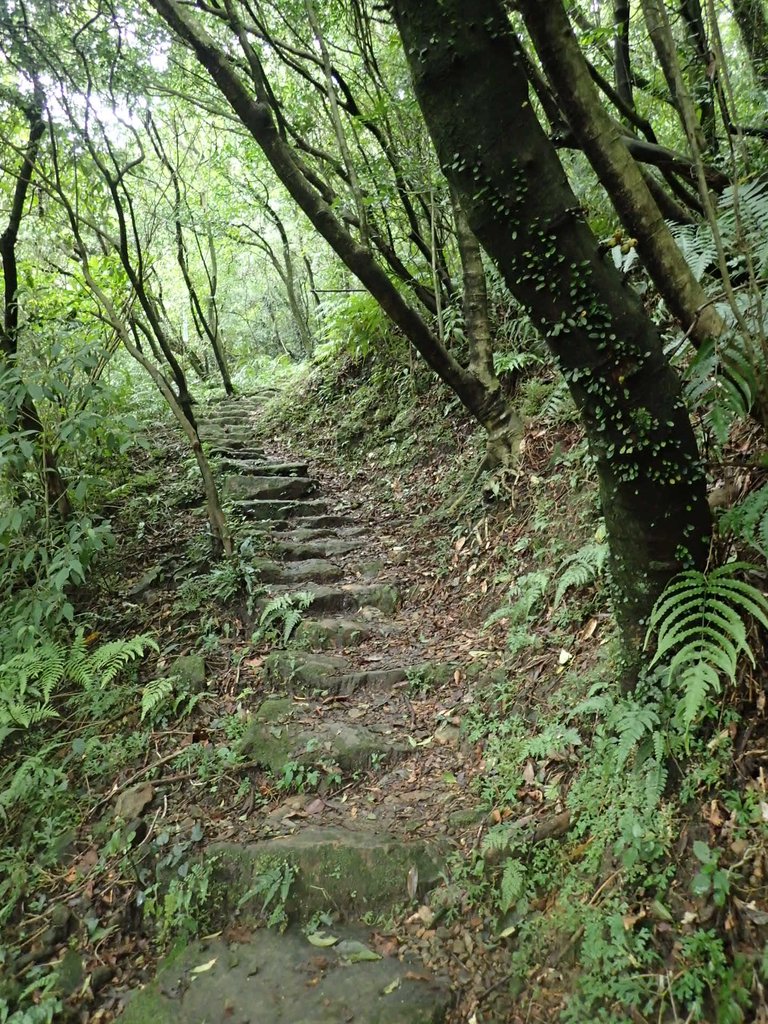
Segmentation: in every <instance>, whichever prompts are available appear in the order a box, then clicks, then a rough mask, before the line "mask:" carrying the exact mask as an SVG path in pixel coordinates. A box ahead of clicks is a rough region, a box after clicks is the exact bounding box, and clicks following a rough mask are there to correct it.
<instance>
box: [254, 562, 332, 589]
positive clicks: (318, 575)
mask: <svg viewBox="0 0 768 1024" xmlns="http://www.w3.org/2000/svg"><path fill="white" fill-rule="evenodd" d="M253 565H254V568H255V569H256V571H257V572H258V574H259V580H260V582H262V583H274V584H278V585H282V586H287V587H289V588H291V589H295V588H296V587H297V586H298V585H299V584H302V583H333V582H334V580H340V579H341V578H342V577H343V575H344V570H343V569H341V568H340V567H339V566H338V565H334V563H333V562H329V561H328V560H327V559H325V558H307V559H305V560H304V561H301V562H285V563H281V562H272V561H270V560H269V559H266V558H265V559H263V560H260V561H257V562H254V563H253Z"/></svg>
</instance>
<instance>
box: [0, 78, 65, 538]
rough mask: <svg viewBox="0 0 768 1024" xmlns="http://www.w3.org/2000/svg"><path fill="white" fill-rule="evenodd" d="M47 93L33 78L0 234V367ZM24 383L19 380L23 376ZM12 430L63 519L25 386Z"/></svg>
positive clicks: (15, 320)
mask: <svg viewBox="0 0 768 1024" xmlns="http://www.w3.org/2000/svg"><path fill="white" fill-rule="evenodd" d="M44 104H45V97H44V95H43V91H42V89H41V87H40V85H39V83H38V82H37V81H35V84H34V98H33V101H32V102H31V103H30V104H29V106H28V107H27V109H26V111H25V113H26V115H27V120H28V121H29V137H28V139H27V145H26V149H25V151H24V155H23V157H22V160H21V166H20V168H19V172H18V174H17V176H16V183H15V186H14V190H13V196H12V199H11V209H10V213H9V216H8V224H7V225H6V228H5V230H4V231H3V233H2V235H0V269H2V279H3V303H2V315H1V316H0V370H2V371H5V370H8V369H14V370H17V363H18V343H19V268H18V261H17V258H16V243H17V241H18V237H19V228H20V227H21V221H22V218H23V216H24V205H25V203H26V201H27V193H28V192H29V185H30V182H31V181H32V175H33V173H34V170H35V164H36V162H37V156H38V153H39V151H40V142H41V140H42V137H43V133H44V132H45V122H44V120H43V108H44ZM22 383H23V381H22ZM11 429H12V430H13V431H14V432H16V433H25V434H27V435H28V436H29V438H30V439H31V441H32V444H33V447H34V450H35V458H36V461H37V463H38V470H39V472H40V477H41V481H42V485H43V492H44V493H43V498H44V501H45V507H46V508H48V509H52V510H53V511H54V512H55V513H57V514H58V516H59V517H60V518H61V519H63V520H67V519H68V518H69V517H70V515H71V514H72V506H71V504H70V501H69V495H68V493H67V484H66V481H65V480H64V478H63V477H62V475H61V472H60V471H59V466H58V460H57V458H56V452H55V450H54V448H53V446H52V445H51V443H50V441H49V440H48V438H46V436H45V430H44V428H43V424H42V420H41V419H40V415H39V413H38V410H37V406H36V405H35V401H34V399H33V398H32V395H31V394H30V393H29V392H28V391H26V392H25V394H24V398H23V399H22V402H21V405H20V406H19V408H18V410H17V412H16V415H15V422H14V423H13V424H12V426H11Z"/></svg>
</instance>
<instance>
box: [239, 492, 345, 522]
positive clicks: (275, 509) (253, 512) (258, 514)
mask: <svg viewBox="0 0 768 1024" xmlns="http://www.w3.org/2000/svg"><path fill="white" fill-rule="evenodd" d="M233 506H234V510H235V511H236V512H237V513H238V514H239V515H241V516H242V517H243V518H244V519H255V520H258V521H262V522H263V521H265V520H276V521H279V520H282V519H290V518H291V517H297V516H302V517H306V516H311V517H313V518H316V517H318V516H323V515H325V513H326V512H327V511H328V503H327V502H325V501H321V500H319V499H317V498H313V499H310V500H295V501H291V500H287V499H285V500H281V499H274V500H272V501H259V500H258V499H253V498H247V499H243V500H241V501H235V502H233Z"/></svg>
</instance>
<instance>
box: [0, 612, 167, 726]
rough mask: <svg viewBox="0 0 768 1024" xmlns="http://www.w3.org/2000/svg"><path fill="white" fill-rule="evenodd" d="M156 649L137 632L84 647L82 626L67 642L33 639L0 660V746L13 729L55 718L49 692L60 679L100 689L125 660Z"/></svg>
mask: <svg viewBox="0 0 768 1024" xmlns="http://www.w3.org/2000/svg"><path fill="white" fill-rule="evenodd" d="M157 649H158V648H157V643H156V642H155V640H154V639H153V638H152V637H150V636H148V635H141V636H135V637H130V638H128V639H124V640H112V641H109V642H108V643H104V644H100V645H99V646H98V647H96V648H94V649H93V650H90V649H89V644H88V638H87V637H86V635H85V630H84V629H83V628H82V627H79V628H78V629H77V631H76V632H75V636H74V638H73V639H72V640H71V642H69V643H64V642H63V641H60V640H57V639H55V638H54V637H52V636H44V637H41V638H39V639H38V640H37V641H36V642H35V643H34V645H33V646H31V647H29V648H28V649H27V650H22V651H19V652H18V653H16V654H14V655H12V656H11V657H10V658H9V659H8V660H7V661H5V662H4V663H3V664H2V665H0V746H2V744H3V742H4V741H5V740H6V739H7V738H8V736H10V735H11V734H12V733H13V732H15V731H17V730H26V729H29V728H31V727H32V726H34V725H36V724H38V723H39V722H42V721H44V720H45V719H48V718H56V717H58V713H59V712H58V710H57V708H56V706H55V704H54V703H53V697H54V694H55V692H56V690H57V689H58V688H59V687H60V686H61V685H62V684H63V683H64V682H70V683H74V684H75V685H77V686H78V687H80V688H81V689H82V690H83V691H84V692H85V693H88V692H90V691H93V690H94V689H106V688H107V687H108V686H109V685H110V684H111V683H112V682H113V681H114V679H115V678H116V677H117V675H118V674H119V673H120V672H121V671H122V670H123V669H124V668H125V667H126V665H127V664H128V663H129V662H130V661H134V660H135V659H136V658H140V657H143V656H144V654H145V652H146V651H147V650H157Z"/></svg>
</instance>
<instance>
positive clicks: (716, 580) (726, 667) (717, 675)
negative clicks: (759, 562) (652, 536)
mask: <svg viewBox="0 0 768 1024" xmlns="http://www.w3.org/2000/svg"><path fill="white" fill-rule="evenodd" d="M750 568H751V566H749V565H748V564H745V563H744V562H732V563H730V564H729V565H724V566H721V567H720V568H718V569H713V570H712V571H711V572H709V573H704V572H699V571H698V570H696V569H690V570H688V571H687V572H683V573H680V574H679V575H678V576H676V577H675V578H674V579H673V580H672V582H671V583H670V584H669V585H668V586H667V588H666V589H665V590H664V592H663V593H662V595H661V596H660V597H659V599H658V601H657V602H656V604H655V606H654V609H653V612H652V613H651V617H650V621H649V625H648V632H647V634H646V641H645V643H646V647H648V645H649V644H650V642H651V638H652V637H654V636H655V643H656V650H655V653H654V655H653V658H652V660H651V663H650V667H651V668H653V667H654V666H655V665H666V668H667V680H668V683H669V684H671V685H672V686H675V687H677V688H678V689H679V691H680V692H681V697H680V699H679V702H678V706H677V718H678V719H679V721H680V723H681V724H682V726H683V727H684V729H685V730H686V731H688V730H690V728H691V726H692V725H693V724H694V722H696V720H697V719H698V718H699V716H700V715H701V712H702V710H703V709H704V707H705V706H706V703H707V701H708V700H709V699H710V698H711V697H712V695H713V694H718V693H720V691H721V685H722V683H721V681H722V679H723V678H725V679H726V680H727V681H728V682H730V683H735V681H736V672H737V669H738V665H739V662H740V661H741V659H742V658H743V657H746V658H748V660H749V661H750V662H751V663H752V664H753V665H754V664H755V656H754V653H753V651H752V648H751V647H750V644H749V640H748V635H747V627H748V621H749V619H756V620H757V621H758V622H759V623H760V624H761V625H762V626H763V627H765V628H766V629H768V601H767V600H766V598H765V596H764V595H763V594H762V593H761V592H760V591H759V590H758V589H757V587H755V586H753V585H752V584H751V583H747V582H746V581H745V580H743V579H740V578H738V577H739V575H740V574H741V573H743V572H745V571H747V570H749V569H750Z"/></svg>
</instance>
